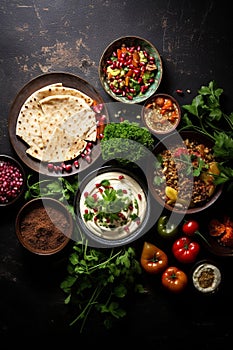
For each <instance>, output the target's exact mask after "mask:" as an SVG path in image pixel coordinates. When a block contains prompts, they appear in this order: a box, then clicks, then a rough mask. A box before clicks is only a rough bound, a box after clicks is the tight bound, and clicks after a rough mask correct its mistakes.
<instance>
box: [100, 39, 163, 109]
mask: <svg viewBox="0 0 233 350" xmlns="http://www.w3.org/2000/svg"><path fill="white" fill-rule="evenodd" d="M123 44H125V45H126V46H129V47H131V46H135V47H137V46H140V47H141V48H142V49H143V50H146V51H147V52H148V53H149V55H151V56H153V57H154V58H155V63H156V66H157V73H156V75H155V81H154V83H153V84H151V86H150V87H149V89H148V90H147V91H146V93H145V94H143V95H137V96H135V97H134V98H133V99H132V100H129V99H128V98H127V97H123V96H119V95H116V94H115V93H114V92H113V91H112V90H111V89H110V87H109V84H108V83H107V81H106V76H105V74H104V68H105V67H106V62H107V60H109V58H110V57H111V56H112V53H113V52H114V51H116V50H117V49H119V48H121V46H122V45H123ZM162 75H163V67H162V60H161V57H160V55H159V52H158V50H157V49H156V47H155V46H154V45H153V44H152V43H150V42H149V41H148V40H146V39H143V38H140V37H138V36H124V37H121V38H118V39H116V40H114V41H113V42H112V43H111V44H109V45H108V47H107V48H106V49H105V50H104V52H103V54H102V56H101V58H100V63H99V78H100V82H101V84H102V86H103V88H104V90H105V91H106V92H107V93H108V94H109V95H110V96H111V97H112V98H113V99H114V100H117V101H120V102H123V103H130V104H132V103H140V102H143V101H145V100H146V99H147V98H149V97H150V96H151V95H153V94H154V93H155V92H156V90H157V89H158V87H159V85H160V83H161V80H162Z"/></svg>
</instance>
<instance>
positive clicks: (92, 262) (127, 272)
mask: <svg viewBox="0 0 233 350" xmlns="http://www.w3.org/2000/svg"><path fill="white" fill-rule="evenodd" d="M67 271H68V275H67V277H66V278H65V279H64V281H63V282H62V283H61V285H60V287H61V289H62V290H63V291H64V292H65V293H67V294H68V296H67V298H66V299H65V303H66V304H68V303H71V304H72V306H76V309H77V317H76V318H75V319H74V320H73V321H72V322H71V323H70V325H73V324H74V323H76V322H78V321H80V323H81V324H80V333H81V332H82V330H83V327H84V325H85V322H86V320H87V317H88V315H89V313H90V312H91V311H96V312H97V313H99V314H100V315H102V316H103V323H104V325H105V327H106V328H111V326H112V323H113V320H114V319H120V318H122V317H124V316H125V315H126V310H125V309H124V307H122V305H123V300H124V299H125V298H126V297H127V296H129V295H130V293H131V292H132V293H135V292H138V293H142V292H144V288H143V287H142V285H141V284H140V283H138V282H137V277H138V275H140V274H141V266H140V263H139V262H138V260H137V259H136V253H135V250H134V248H133V247H127V246H123V247H121V248H109V249H96V248H93V247H89V246H88V245H87V243H85V242H82V241H81V242H77V243H75V244H74V246H73V252H72V253H71V255H70V257H69V264H68V268H67Z"/></svg>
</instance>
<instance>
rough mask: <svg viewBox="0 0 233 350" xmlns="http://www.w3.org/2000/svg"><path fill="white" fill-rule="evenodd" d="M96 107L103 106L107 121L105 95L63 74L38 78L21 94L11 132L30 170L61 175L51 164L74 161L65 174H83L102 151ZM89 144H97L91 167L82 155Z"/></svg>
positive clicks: (15, 103) (10, 123)
mask: <svg viewBox="0 0 233 350" xmlns="http://www.w3.org/2000/svg"><path fill="white" fill-rule="evenodd" d="M96 105H100V106H101V107H102V110H101V112H100V115H102V114H104V115H105V116H106V123H107V121H108V116H107V111H106V110H105V107H104V102H103V99H102V97H101V96H100V95H99V93H98V92H97V91H96V90H95V88H94V87H92V86H91V85H90V84H89V83H88V82H86V81H85V80H83V79H81V78H79V77H78V76H76V75H73V74H70V73H63V72H53V73H47V74H43V75H40V76H38V77H36V78H35V79H33V80H31V81H30V82H28V83H27V84H26V85H25V86H24V87H23V88H22V89H21V90H20V91H19V93H18V94H17V96H16V98H15V100H14V101H13V104H12V106H11V109H10V113H9V120H8V130H9V137H10V141H11V144H12V146H13V148H14V150H15V151H16V153H17V154H18V156H19V157H20V159H21V160H22V161H23V162H24V163H25V164H26V165H27V166H28V167H29V168H31V169H32V170H34V171H36V172H39V173H42V174H45V175H49V176H61V173H59V172H51V170H49V169H48V163H63V162H70V164H72V172H71V173H67V174H66V173H65V172H64V173H62V176H66V175H71V174H75V173H78V172H81V171H83V170H85V169H86V168H88V167H89V166H90V165H92V164H93V162H94V161H95V160H96V159H97V158H98V157H99V156H100V153H101V151H100V147H99V143H100V140H99V138H98V132H97V124H98V122H97V120H98V119H97V118H98V115H97V113H96V112H95V111H96V109H95V108H93V106H96ZM97 109H98V110H99V109H100V108H97ZM88 142H92V144H93V147H92V151H91V163H90V162H87V161H86V160H85V158H84V157H81V155H82V152H83V151H84V150H85V147H86V145H87V143H88ZM75 159H78V162H79V167H78V168H77V167H75V166H74V165H73V162H74V160H75Z"/></svg>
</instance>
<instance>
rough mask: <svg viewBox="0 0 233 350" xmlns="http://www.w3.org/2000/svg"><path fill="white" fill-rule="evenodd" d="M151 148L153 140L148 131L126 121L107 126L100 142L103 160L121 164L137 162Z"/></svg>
mask: <svg viewBox="0 0 233 350" xmlns="http://www.w3.org/2000/svg"><path fill="white" fill-rule="evenodd" d="M153 147H154V139H153V136H152V135H151V133H150V132H149V130H148V129H146V128H145V127H141V126H140V125H139V123H137V122H129V121H128V120H124V121H123V122H120V123H110V124H107V125H106V126H105V129H104V137H103V139H102V140H101V152H102V157H103V159H104V160H111V159H117V160H118V161H119V162H120V163H123V164H128V163H130V162H137V161H139V160H140V159H142V157H144V156H146V154H147V151H148V150H149V151H151V150H152V149H153Z"/></svg>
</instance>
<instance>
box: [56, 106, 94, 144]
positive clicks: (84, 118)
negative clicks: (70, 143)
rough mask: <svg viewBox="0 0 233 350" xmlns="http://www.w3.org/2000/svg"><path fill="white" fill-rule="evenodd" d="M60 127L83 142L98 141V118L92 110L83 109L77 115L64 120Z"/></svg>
mask: <svg viewBox="0 0 233 350" xmlns="http://www.w3.org/2000/svg"><path fill="white" fill-rule="evenodd" d="M60 127H61V128H63V129H64V130H66V131H67V132H68V133H69V134H72V135H76V136H77V137H79V138H81V139H83V140H87V141H93V142H95V141H96V137H97V133H96V118H95V113H94V112H93V111H92V110H90V109H82V110H80V111H79V112H77V113H76V114H74V115H72V116H70V117H68V118H64V120H63V123H62V124H60Z"/></svg>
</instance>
